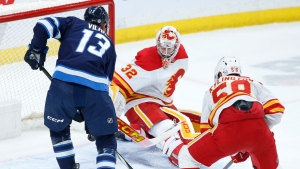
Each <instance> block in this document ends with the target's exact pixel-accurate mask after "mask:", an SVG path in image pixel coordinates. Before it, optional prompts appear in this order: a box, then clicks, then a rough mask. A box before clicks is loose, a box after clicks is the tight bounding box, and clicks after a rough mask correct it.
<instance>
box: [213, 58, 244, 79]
mask: <svg viewBox="0 0 300 169" xmlns="http://www.w3.org/2000/svg"><path fill="white" fill-rule="evenodd" d="M241 73H242V70H241V64H240V61H239V60H238V59H237V58H236V57H234V56H225V57H222V58H221V59H220V61H219V62H218V65H217V67H216V68H215V77H214V80H215V82H216V81H218V79H219V78H220V77H222V76H227V75H241Z"/></svg>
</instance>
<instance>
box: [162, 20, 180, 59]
mask: <svg viewBox="0 0 300 169" xmlns="http://www.w3.org/2000/svg"><path fill="white" fill-rule="evenodd" d="M156 47H157V52H158V54H159V55H160V56H161V58H162V59H168V60H171V59H173V58H174V57H175V56H176V54H177V53H178V50H179V47H180V34H179V32H178V30H177V29H176V28H175V27H173V26H164V27H162V28H161V29H160V30H159V31H158V32H157V34H156Z"/></svg>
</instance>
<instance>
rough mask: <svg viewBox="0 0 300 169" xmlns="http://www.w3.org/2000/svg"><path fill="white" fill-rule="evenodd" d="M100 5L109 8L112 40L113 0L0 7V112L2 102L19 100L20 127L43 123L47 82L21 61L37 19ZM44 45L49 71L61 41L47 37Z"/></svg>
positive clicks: (74, 13) (61, 0)
mask: <svg viewBox="0 0 300 169" xmlns="http://www.w3.org/2000/svg"><path fill="white" fill-rule="evenodd" d="M99 5H101V6H103V7H104V8H105V9H107V10H108V14H109V19H110V23H109V24H110V27H109V32H108V35H109V36H110V37H111V39H112V40H113V41H115V4H114V0H85V1H82V0H47V1H40V0H36V1H30V2H24V3H17V4H12V5H6V6H5V8H3V9H2V8H0V9H1V10H0V112H1V103H5V102H11V101H16V102H20V103H21V105H22V106H21V107H22V108H21V120H22V124H21V125H22V126H21V128H22V130H26V129H30V128H35V127H40V126H43V112H44V104H45V99H46V94H47V91H48V89H49V85H50V81H49V79H48V78H47V77H46V76H45V75H44V74H43V72H41V71H39V70H35V71H33V70H31V68H30V66H29V65H28V64H27V63H26V62H25V61H24V55H25V53H26V50H27V49H28V44H29V43H30V42H31V39H32V37H33V28H34V26H35V24H36V23H37V21H38V19H40V18H45V17H49V16H54V17H67V16H76V17H78V18H80V19H83V15H84V12H85V10H86V8H88V7H89V6H99ZM47 46H49V51H48V53H47V57H46V62H45V67H46V68H47V70H48V71H49V72H50V74H52V73H53V71H54V68H55V62H56V59H57V54H58V49H59V46H60V43H59V41H57V40H54V39H49V40H48V42H47ZM6 109H7V108H6ZM7 112H8V111H7ZM8 120H9V119H8ZM0 128H1V124H0Z"/></svg>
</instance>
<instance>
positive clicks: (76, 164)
mask: <svg viewBox="0 0 300 169" xmlns="http://www.w3.org/2000/svg"><path fill="white" fill-rule="evenodd" d="M79 167H80V165H79V163H75V164H73V167H72V169H79Z"/></svg>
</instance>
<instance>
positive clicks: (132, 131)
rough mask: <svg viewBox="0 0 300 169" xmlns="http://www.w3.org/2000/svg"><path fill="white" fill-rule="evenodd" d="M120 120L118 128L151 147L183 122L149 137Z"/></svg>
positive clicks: (46, 73)
mask: <svg viewBox="0 0 300 169" xmlns="http://www.w3.org/2000/svg"><path fill="white" fill-rule="evenodd" d="M40 70H41V71H43V73H44V74H45V75H46V76H47V77H48V78H49V79H50V80H51V79H52V77H51V75H50V74H49V72H48V71H47V70H46V69H45V68H44V67H41V68H40ZM117 120H118V129H119V130H120V131H121V132H123V133H124V134H126V135H127V136H128V137H130V138H131V139H132V140H133V141H134V142H136V143H138V144H139V145H141V146H143V147H150V146H154V145H156V144H158V143H159V142H161V141H163V140H165V139H167V138H168V137H170V136H172V135H173V134H175V133H176V132H177V131H179V130H180V126H181V125H179V124H181V123H182V122H183V121H181V122H180V123H177V124H174V127H173V128H171V129H169V130H167V131H166V132H164V133H163V134H162V135H160V136H158V137H155V138H147V137H145V136H142V135H141V134H140V133H139V132H138V131H136V130H135V129H134V128H132V127H131V126H130V125H129V124H127V123H126V122H124V121H123V120H122V119H121V118H119V117H117Z"/></svg>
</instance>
